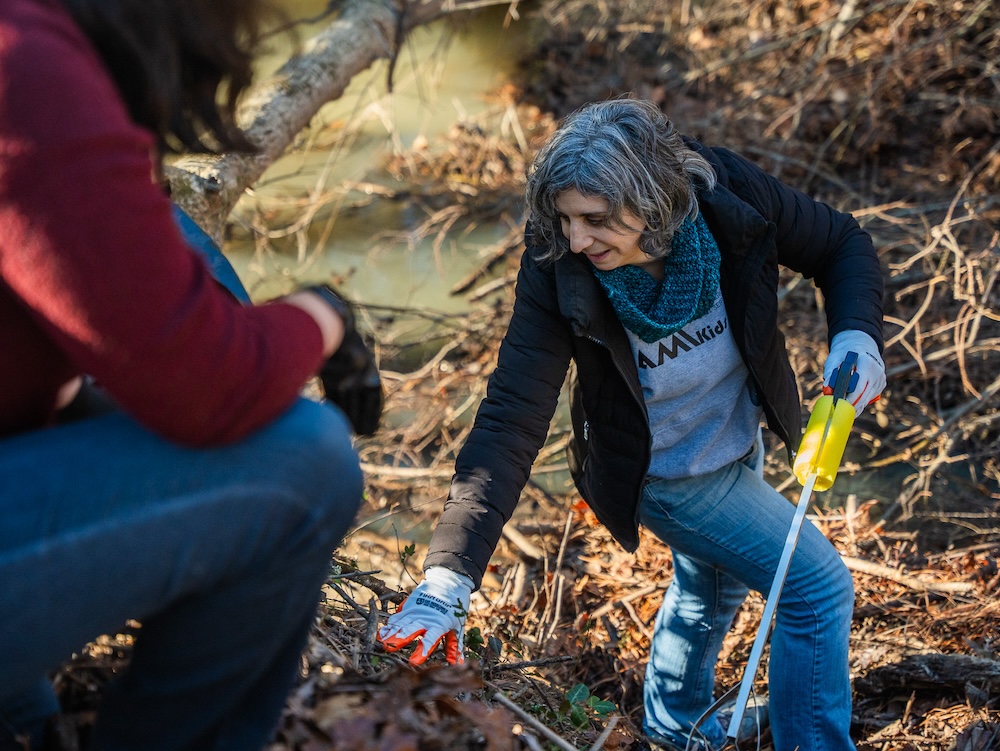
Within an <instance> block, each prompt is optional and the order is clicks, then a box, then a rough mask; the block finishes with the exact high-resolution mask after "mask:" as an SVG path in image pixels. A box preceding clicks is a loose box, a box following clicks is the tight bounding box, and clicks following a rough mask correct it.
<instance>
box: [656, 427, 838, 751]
mask: <svg viewBox="0 0 1000 751" xmlns="http://www.w3.org/2000/svg"><path fill="white" fill-rule="evenodd" d="M794 510H795V509H794V506H793V505H792V504H791V503H789V502H788V501H787V500H786V499H785V498H784V497H782V496H781V494H779V493H778V492H777V491H775V490H774V489H773V488H772V487H771V486H770V485H768V484H767V483H766V482H765V481H764V479H763V445H762V444H761V442H760V441H759V440H758V444H757V448H756V449H755V450H754V452H753V454H752V455H751V456H750V457H748V458H747V459H745V460H744V461H742V462H735V463H733V464H731V465H729V466H727V467H724V468H722V469H720V470H717V471H715V472H712V473H710V474H707V475H703V476H699V477H691V478H686V479H681V480H658V479H650V481H649V482H648V483H647V485H646V487H645V489H644V491H643V497H642V502H641V505H640V510H639V513H640V521H641V523H642V524H643V526H645V527H646V528H647V529H649V530H650V531H651V532H653V534H655V535H656V536H657V537H659V538H660V539H661V540H663V542H665V543H666V544H668V545H670V547H671V551H672V553H673V561H674V578H673V580H672V581H671V583H670V586H669V588H668V589H667V592H666V594H665V596H664V599H663V605H662V606H661V608H660V611H659V613H658V614H657V617H656V625H655V627H654V632H653V642H652V647H651V649H650V656H649V663H648V664H647V666H646V679H645V688H644V704H645V728H646V732H647V734H648V735H649V736H650V737H651V738H652V739H654V740H665V741H667V742H670V743H673V744H674V745H677V746H680V747H681V748H684V746H685V744H686V742H687V739H688V735H689V734H690V733H691V729H692V727H693V726H694V724H695V722H696V721H697V720H698V718H699V717H701V715H702V714H703V713H704V712H705V710H707V709H708V707H709V706H710V705H711V704H712V702H713V698H712V691H713V687H714V684H715V663H716V660H717V659H718V655H719V650H720V649H721V647H722V640H723V637H724V636H725V634H726V632H727V631H728V630H729V628H730V626H731V625H732V621H733V617H734V616H735V615H736V611H737V610H738V609H739V606H740V604H741V603H742V602H743V600H744V598H745V597H746V595H747V592H748V589H754V590H756V591H758V592H762V593H764V594H765V595H766V594H767V592H768V589H769V588H770V586H771V581H772V579H773V578H774V572H775V569H776V568H777V566H778V558H779V557H780V555H781V549H782V547H783V545H784V542H785V537H786V535H787V532H788V529H789V526H790V525H791V520H792V515H793V513H794ZM853 607H854V587H853V581H852V579H851V575H850V573H849V572H848V570H847V568H846V567H845V566H844V564H843V562H842V561H841V560H840V556H839V555H838V554H837V551H836V550H835V549H834V547H833V545H831V544H830V542H829V541H828V540H827V539H826V538H825V537H824V536H823V535H822V533H821V532H820V531H819V530H818V529H817V528H816V527H815V526H814V525H812V524H808V523H806V524H804V525H803V528H802V532H801V535H800V537H799V541H798V545H797V547H796V549H795V554H794V555H793V556H792V560H791V567H790V570H789V572H788V577H787V579H786V580H785V585H784V589H783V590H782V593H781V599H780V600H778V607H777V612H776V615H775V625H774V631H773V632H772V635H771V642H770V649H771V654H770V661H769V667H768V689H769V694H770V710H771V712H770V721H771V731H772V734H773V738H774V746H775V749H776V751H793V750H794V749H798V751H847V750H849V749H854V744H853V742H852V741H851V737H850V732H849V731H850V724H851V685H850V678H849V673H848V639H849V636H850V626H851V614H852V611H853ZM748 711H752V709H751V710H748ZM698 733H700V734H701V735H698ZM701 736H704V738H703V739H702V740H707V742H708V743H709V744H710V745H711V746H712V747H715V748H718V747H720V746H721V745H722V744H723V743H724V742H725V740H726V737H725V732H724V731H723V729H722V727H721V725H720V724H719V722H718V720H717V719H716V718H715V717H714V716H711V717H709V718H708V719H707V720H706V721H704V722H702V724H701V725H700V726H699V728H698V731H697V732H696V733H695V737H696V738H701Z"/></svg>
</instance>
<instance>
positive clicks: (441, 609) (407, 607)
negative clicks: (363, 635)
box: [378, 566, 473, 665]
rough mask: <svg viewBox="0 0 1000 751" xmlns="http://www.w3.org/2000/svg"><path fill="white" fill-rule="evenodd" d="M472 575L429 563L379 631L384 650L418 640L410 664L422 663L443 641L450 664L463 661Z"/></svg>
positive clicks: (392, 650)
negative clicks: (465, 574) (420, 578)
mask: <svg viewBox="0 0 1000 751" xmlns="http://www.w3.org/2000/svg"><path fill="white" fill-rule="evenodd" d="M472 586H473V585H472V579H470V578H469V577H467V576H463V575H462V574H459V573H456V572H454V571H452V570H451V569H447V568H444V567H441V566H431V567H430V568H429V569H427V571H426V572H425V573H424V580H423V581H422V582H420V584H418V585H417V588H416V589H414V590H413V592H412V593H411V594H410V596H409V597H407V598H406V600H405V601H404V602H403V606H402V607H401V608H400V609H399V610H398V611H397V612H396V613H395V614H393V615H392V616H390V617H389V622H388V623H387V624H386V625H385V626H384V627H383V628H382V629H381V630H380V631H379V632H378V640H379V641H380V642H382V646H383V647H385V651H386V652H395V651H396V650H398V649H402V648H403V647H405V646H407V645H409V644H412V643H414V642H417V648H416V649H414V650H413V654H411V655H410V664H411V665H423V663H424V662H425V661H426V660H427V658H428V657H429V656H430V654H431V652H433V651H434V650H435V649H436V648H437V646H438V644H440V643H441V642H442V641H444V654H445V658H446V659H447V660H448V662H449V663H451V664H452V665H455V664H459V665H460V664H462V663H464V662H465V656H464V655H463V654H462V649H463V645H464V643H465V618H466V616H467V615H468V613H469V598H470V597H471V595H472Z"/></svg>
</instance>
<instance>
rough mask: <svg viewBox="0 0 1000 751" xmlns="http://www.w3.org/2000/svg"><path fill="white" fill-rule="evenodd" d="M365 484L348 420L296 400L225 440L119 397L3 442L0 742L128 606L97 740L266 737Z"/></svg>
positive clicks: (155, 748) (158, 742)
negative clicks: (159, 419)
mask: <svg viewBox="0 0 1000 751" xmlns="http://www.w3.org/2000/svg"><path fill="white" fill-rule="evenodd" d="M361 495H362V475H361V470H360V468H359V465H358V459H357V456H356V454H355V452H354V449H353V447H352V445H351V440H350V426H349V425H348V423H347V420H346V418H345V417H344V416H343V415H342V414H341V413H340V412H339V411H338V410H336V409H334V408H332V407H330V406H329V405H325V404H317V403H315V402H311V401H307V400H304V399H302V400H299V401H298V402H297V403H296V404H294V405H293V406H292V407H291V408H290V409H289V410H288V411H287V412H286V413H285V414H284V415H282V416H281V417H279V418H278V419H277V420H276V421H274V422H273V423H272V424H270V425H269V426H267V427H265V428H263V429H261V430H260V431H258V432H256V433H255V434H254V435H252V436H250V437H249V438H247V439H245V440H242V441H240V442H238V443H235V444H233V445H228V446H224V447H219V448H208V449H194V448H184V447H180V446H177V445H175V444H171V443H168V442H166V441H163V440H161V439H159V438H157V437H156V436H154V435H152V434H151V433H149V432H148V431H146V430H144V429H143V428H141V427H139V426H138V425H137V424H136V423H134V422H133V421H131V420H130V419H128V418H126V417H124V416H123V415H121V414H118V413H112V414H109V415H105V416H101V417H91V418H87V419H82V420H79V421H77V422H72V423H69V424H66V425H61V426H58V427H53V428H48V429H44V430H37V431H33V432H30V433H25V434H21V435H17V436H14V437H11V438H7V439H4V440H2V441H0V708H3V709H5V710H6V711H7V713H8V715H7V716H6V717H3V716H0V748H7V747H10V746H9V744H10V743H11V742H12V739H11V734H12V732H13V731H15V730H17V731H20V730H25V729H31V726H32V724H33V723H34V724H36V725H37V720H38V719H40V718H39V717H38V714H39V713H41V712H44V711H46V710H49V711H50V710H51V709H52V708H53V705H52V703H51V689H49V690H48V698H46V684H45V682H44V679H45V676H46V674H47V673H49V672H50V671H51V670H53V669H54V668H56V667H57V666H58V665H59V664H60V662H62V661H64V660H66V659H67V658H68V657H70V655H71V654H72V653H73V652H74V651H79V650H80V648H81V647H83V645H84V644H85V643H86V642H87V641H88V640H90V639H93V638H94V637H96V636H98V635H100V634H104V633H114V632H115V631H116V630H117V629H119V628H121V627H122V626H123V625H124V623H125V621H126V620H127V619H136V620H139V621H140V622H141V623H142V628H141V629H140V630H139V634H138V638H137V641H136V645H135V648H134V651H133V655H132V659H131V663H130V666H129V667H128V669H127V670H126V671H125V672H124V673H123V674H122V675H121V676H119V677H117V678H116V680H115V681H113V682H112V683H111V684H110V685H109V686H108V688H107V691H106V694H105V698H104V700H103V703H102V705H101V708H100V710H99V712H98V719H97V722H96V725H95V728H94V734H93V743H92V746H91V748H92V749H94V751H110V750H119V749H120V750H122V751H124V750H125V749H128V750H129V751H136V749H142V750H143V751H175V750H179V749H186V750H192V751H193V750H195V749H197V750H198V751H201V750H203V749H204V750H207V749H213V750H219V751H221V750H223V749H225V750H227V751H252V750H253V749H257V748H261V747H262V746H263V745H264V744H265V743H266V742H267V740H268V738H269V737H270V735H271V734H272V733H273V731H274V728H275V726H276V724H277V721H278V718H279V716H280V713H281V709H282V707H283V705H284V702H285V699H286V694H287V693H288V691H289V689H290V688H291V687H292V685H293V682H294V679H295V674H296V669H297V666H298V664H299V658H300V655H301V651H302V648H303V647H304V645H305V641H306V637H307V635H308V632H309V629H310V627H311V625H312V623H313V620H314V618H315V615H316V605H317V601H318V598H319V592H320V587H321V586H322V584H323V581H324V580H325V578H326V576H327V575H328V573H329V566H330V554H331V552H332V551H333V550H334V549H335V548H336V546H337V545H338V543H339V542H340V540H341V538H342V536H343V535H344V533H345V532H346V531H347V529H348V526H349V525H350V523H351V522H352V520H353V517H354V514H355V512H356V510H357V507H358V504H359V502H360V500H361ZM0 711H2V710H0ZM12 725H13V726H15V727H11V726H12ZM17 726H19V727H17ZM5 735H6V738H4V736H5ZM5 742H6V743H7V744H8V745H7V746H5V745H4V743H5Z"/></svg>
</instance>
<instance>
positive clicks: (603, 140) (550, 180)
mask: <svg viewBox="0 0 1000 751" xmlns="http://www.w3.org/2000/svg"><path fill="white" fill-rule="evenodd" d="M715 183H716V175H715V171H714V170H713V169H712V166H711V165H710V164H709V163H708V161H706V160H705V158H704V157H702V156H701V155H700V154H698V153H696V152H695V151H693V150H692V149H690V148H689V147H688V146H687V145H686V144H685V143H684V141H683V140H682V138H681V136H680V134H679V133H677V131H676V129H675V128H674V124H673V123H672V122H671V121H670V119H669V118H668V117H667V116H666V115H664V114H663V113H662V112H661V111H660V109H659V108H658V107H657V106H656V105H655V104H653V103H652V102H648V101H643V100H638V99H612V100H609V101H605V102H595V103H593V104H588V105H585V106H584V107H582V108H580V109H579V110H577V111H576V112H574V113H573V114H571V115H569V116H568V117H566V119H565V120H564V121H563V122H562V124H561V125H560V126H559V129H558V130H556V132H555V133H554V134H553V135H552V137H551V138H550V139H549V141H548V143H546V144H545V146H543V147H542V148H541V150H540V151H539V152H538V154H537V155H536V157H535V161H534V164H533V165H532V168H531V171H530V173H529V175H528V182H527V187H526V190H525V198H526V200H527V204H528V211H529V214H530V219H531V221H532V226H533V227H534V231H535V233H536V235H537V238H536V239H537V240H539V241H540V242H538V244H539V245H541V246H543V247H544V248H545V250H544V251H543V252H542V253H541V254H540V255H539V259H540V260H542V261H554V260H556V259H557V258H560V257H562V256H563V255H565V254H566V253H567V252H569V241H568V240H567V239H566V238H565V237H564V236H563V233H562V230H561V229H560V223H559V213H558V212H557V211H556V205H555V203H556V198H557V197H558V196H559V194H560V193H562V192H564V191H566V190H571V189H575V190H577V191H578V192H579V193H581V194H582V195H584V196H598V197H601V198H605V199H607V201H608V207H609V212H608V218H607V220H606V224H607V226H609V227H612V228H616V229H619V228H620V229H629V228H628V226H627V225H626V224H625V222H624V221H623V218H622V217H623V212H624V211H626V210H627V211H629V212H631V213H632V214H634V215H636V216H637V217H639V218H640V219H641V220H642V221H643V224H644V229H643V230H642V233H641V235H640V238H639V248H640V249H641V250H642V251H643V252H644V253H646V254H647V255H649V256H650V257H652V258H660V257H663V256H665V255H666V254H667V253H668V252H669V251H670V241H671V239H672V238H673V235H674V232H675V231H676V230H677V228H678V227H680V225H681V223H682V222H683V221H684V220H685V219H687V218H692V219H693V218H694V217H696V216H697V215H698V198H697V187H699V185H700V186H701V187H702V188H704V189H705V190H708V191H711V190H712V189H713V188H714V187H715ZM631 229H635V228H631Z"/></svg>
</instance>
